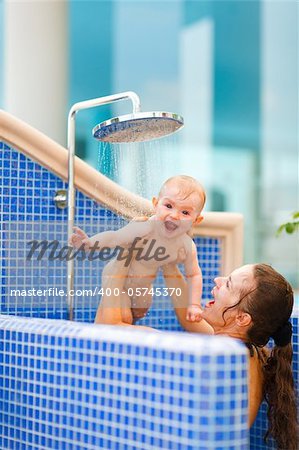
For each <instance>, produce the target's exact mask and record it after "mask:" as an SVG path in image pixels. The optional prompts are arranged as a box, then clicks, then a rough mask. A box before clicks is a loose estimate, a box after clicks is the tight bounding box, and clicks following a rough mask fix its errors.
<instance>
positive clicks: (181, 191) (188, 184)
mask: <svg viewBox="0 0 299 450" xmlns="http://www.w3.org/2000/svg"><path fill="white" fill-rule="evenodd" d="M169 190H171V191H172V192H173V194H174V195H175V196H176V197H177V198H178V199H179V200H186V201H190V203H192V205H193V206H194V207H195V208H196V211H197V212H198V213H199V214H200V213H201V211H202V210H203V207H204V205H205V202H206V193H205V190H204V188H203V187H202V185H201V184H200V183H199V182H198V181H197V180H196V179H195V178H193V177H190V176H188V175H176V176H174V177H171V178H168V180H166V181H165V182H164V183H163V185H162V187H161V189H160V192H159V198H161V197H165V195H166V194H167V192H169ZM175 191H176V193H175Z"/></svg>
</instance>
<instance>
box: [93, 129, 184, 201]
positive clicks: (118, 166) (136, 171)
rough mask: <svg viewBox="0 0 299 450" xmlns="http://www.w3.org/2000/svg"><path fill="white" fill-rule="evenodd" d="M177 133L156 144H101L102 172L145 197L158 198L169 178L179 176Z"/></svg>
mask: <svg viewBox="0 0 299 450" xmlns="http://www.w3.org/2000/svg"><path fill="white" fill-rule="evenodd" d="M178 152H179V146H178V137H177V135H176V134H174V135H171V136H168V137H165V138H162V139H156V140H153V141H147V142H131V143H125V144H124V143H123V144H109V143H100V144H99V158H98V167H99V171H100V172H101V173H103V174H104V175H106V176H107V177H109V178H110V179H112V180H113V181H115V182H116V183H118V184H119V185H120V186H123V187H125V188H126V189H128V190H129V191H131V192H134V193H136V194H138V195H140V196H142V197H145V198H148V199H151V198H152V197H153V196H157V194H158V192H159V189H160V187H161V185H162V183H163V181H165V180H166V179H167V178H169V177H170V176H173V175H175V174H178V173H180V158H179V154H178Z"/></svg>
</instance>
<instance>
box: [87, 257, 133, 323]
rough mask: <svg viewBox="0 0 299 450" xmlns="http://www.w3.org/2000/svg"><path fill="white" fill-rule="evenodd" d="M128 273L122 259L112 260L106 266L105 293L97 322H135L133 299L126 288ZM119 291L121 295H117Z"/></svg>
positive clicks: (103, 283)
mask: <svg viewBox="0 0 299 450" xmlns="http://www.w3.org/2000/svg"><path fill="white" fill-rule="evenodd" d="M127 273H128V267H125V266H124V264H123V263H122V262H120V261H116V260H112V261H110V262H109V263H108V264H107V265H106V266H105V268H104V270H103V274H102V288H103V293H104V294H103V297H102V300H101V303H100V306H99V307H98V310H97V314H96V318H95V323H102V324H110V325H117V324H119V325H121V324H127V325H132V324H133V316H132V312H131V299H130V298H129V296H128V294H127V293H126V290H125V288H124V285H125V283H126V280H127ZM108 288H109V289H108ZM108 292H109V293H110V292H111V295H107V293H108ZM117 292H119V295H115V293H117Z"/></svg>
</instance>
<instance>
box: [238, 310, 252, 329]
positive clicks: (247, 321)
mask: <svg viewBox="0 0 299 450" xmlns="http://www.w3.org/2000/svg"><path fill="white" fill-rule="evenodd" d="M251 323H252V318H251V315H250V314H248V313H245V312H239V313H238V314H237V316H236V324H237V325H238V326H239V327H248V326H249V325H251Z"/></svg>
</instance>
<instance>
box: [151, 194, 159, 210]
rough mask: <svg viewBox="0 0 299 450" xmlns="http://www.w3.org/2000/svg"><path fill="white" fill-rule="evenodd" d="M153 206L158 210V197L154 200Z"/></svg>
mask: <svg viewBox="0 0 299 450" xmlns="http://www.w3.org/2000/svg"><path fill="white" fill-rule="evenodd" d="M152 204H153V207H154V208H156V206H157V204H158V199H157V198H156V197H153V198H152Z"/></svg>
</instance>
